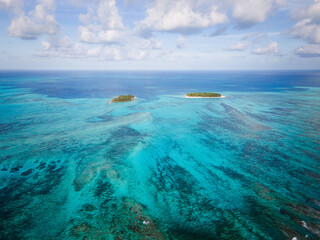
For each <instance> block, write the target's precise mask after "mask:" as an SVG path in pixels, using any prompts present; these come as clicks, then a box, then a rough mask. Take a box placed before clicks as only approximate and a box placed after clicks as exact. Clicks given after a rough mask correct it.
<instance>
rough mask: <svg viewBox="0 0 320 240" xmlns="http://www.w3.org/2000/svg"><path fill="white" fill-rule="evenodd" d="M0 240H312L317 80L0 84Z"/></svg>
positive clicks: (318, 195) (20, 76)
mask: <svg viewBox="0 0 320 240" xmlns="http://www.w3.org/2000/svg"><path fill="white" fill-rule="evenodd" d="M203 91H208V92H219V93H221V94H222V95H223V96H225V98H211V99H209V98H202V99H201V98H197V99H195V98H193V99H191V98H185V94H186V93H188V92H203ZM120 94H132V95H134V96H136V98H135V99H134V100H133V101H131V102H126V103H110V101H111V100H112V98H113V97H116V96H118V95H120ZM0 239H5V240H18V239H41V240H42V239H45V240H51V239H82V240H85V239H87V240H88V239H105V240H109V239H110V240H113V239H114V240H116V239H117V240H120V239H125V240H126V239H129V240H135V239H143V240H147V239H149V240H150V239H154V240H158V239H159V240H162V239H173V240H175V239H179V240H193V239H195V240H206V239H218V240H220V239H232V240H241V239H245V240H255V239H256V240H262V239H270V240H271V239H276V240H277V239H279V240H281V239H290V240H292V239H294V240H301V239H320V71H291V72H287V71H266V72H264V71H251V72H244V71H242V72H222V71H221V72H192V71H190V72H153V71H150V72H126V71H123V72H86V71H51V72H46V71H40V72H35V71H28V72H24V71H18V72H17V71H15V72H9V71H2V72H0Z"/></svg>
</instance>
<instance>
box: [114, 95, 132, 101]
mask: <svg viewBox="0 0 320 240" xmlns="http://www.w3.org/2000/svg"><path fill="white" fill-rule="evenodd" d="M132 99H134V96H133V95H120V96H119V97H117V98H114V99H112V102H114V103H117V102H130V101H132Z"/></svg>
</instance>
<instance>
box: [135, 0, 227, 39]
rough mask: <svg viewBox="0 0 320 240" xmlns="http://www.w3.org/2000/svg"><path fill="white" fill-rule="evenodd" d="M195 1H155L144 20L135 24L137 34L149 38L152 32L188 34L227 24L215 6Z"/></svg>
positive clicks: (224, 16)
mask: <svg viewBox="0 0 320 240" xmlns="http://www.w3.org/2000/svg"><path fill="white" fill-rule="evenodd" d="M204 2H206V1H200V2H199V1H195V0H178V1H172V0H157V1H155V4H154V5H153V6H152V7H150V8H148V9H147V10H146V18H145V19H143V20H142V21H141V22H139V23H138V24H137V28H136V30H137V32H139V33H140V34H142V35H145V36H149V35H150V34H151V33H152V32H153V31H168V32H178V33H181V34H188V33H192V32H194V31H197V30H199V29H203V28H207V27H210V26H215V25H217V24H221V23H225V22H227V20H228V18H227V16H226V15H225V14H224V13H221V12H219V11H218V7H217V6H216V5H213V4H212V3H211V4H208V3H206V5H205V6H204V4H201V3H204Z"/></svg>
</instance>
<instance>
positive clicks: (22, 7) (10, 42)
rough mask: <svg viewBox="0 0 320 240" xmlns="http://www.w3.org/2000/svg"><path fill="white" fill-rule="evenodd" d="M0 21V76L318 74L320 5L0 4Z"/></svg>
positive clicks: (1, 0) (295, 0)
mask: <svg viewBox="0 0 320 240" xmlns="http://www.w3.org/2000/svg"><path fill="white" fill-rule="evenodd" d="M0 18H1V26H2V29H3V30H1V32H0V41H1V46H2V47H1V49H0V50H1V52H0V63H1V66H2V68H3V69H13V68H21V69H36V68H39V69H79V68H81V69H208V70H210V69H212V70H217V69H297V68H301V69H319V67H320V0H303V1H302V0H200V1H199V0H176V1H172V0H151V1H147V0H119V1H116V0H87V1H85V0H65V1H63V0H29V1H23V0H0ZM17 63H19V65H17ZM17 66H18V67H17Z"/></svg>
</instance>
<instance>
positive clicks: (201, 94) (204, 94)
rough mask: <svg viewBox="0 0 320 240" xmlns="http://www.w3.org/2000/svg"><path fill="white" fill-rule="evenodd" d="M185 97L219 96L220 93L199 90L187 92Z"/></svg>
mask: <svg viewBox="0 0 320 240" xmlns="http://www.w3.org/2000/svg"><path fill="white" fill-rule="evenodd" d="M186 96H187V97H221V94H220V93H212V92H200V93H187V94H186Z"/></svg>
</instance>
